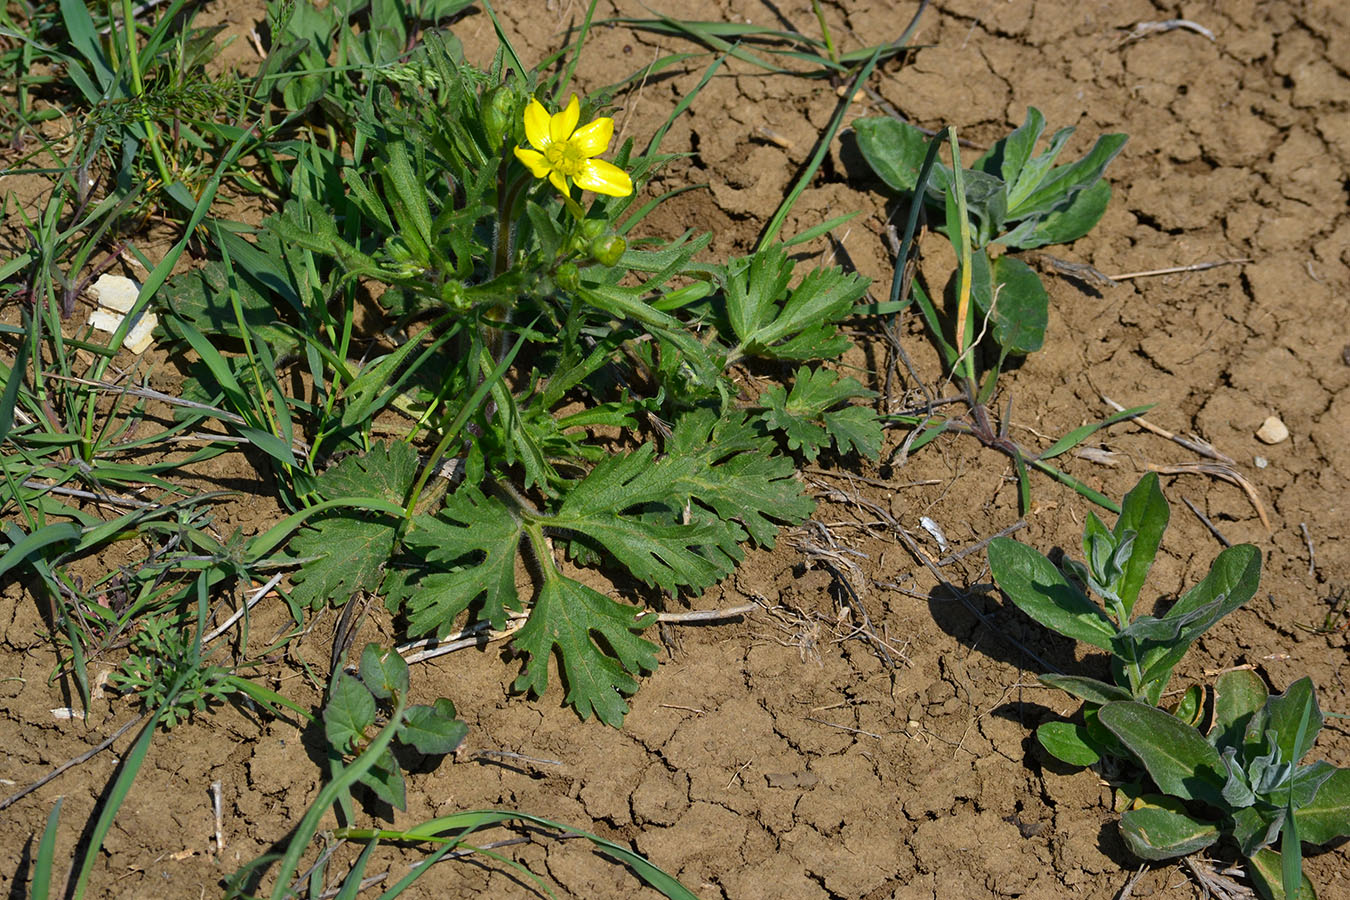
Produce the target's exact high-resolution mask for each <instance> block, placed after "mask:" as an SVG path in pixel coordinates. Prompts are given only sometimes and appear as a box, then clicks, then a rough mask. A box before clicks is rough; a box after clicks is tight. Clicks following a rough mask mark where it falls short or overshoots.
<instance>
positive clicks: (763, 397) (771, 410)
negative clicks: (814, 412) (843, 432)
mask: <svg viewBox="0 0 1350 900" xmlns="http://www.w3.org/2000/svg"><path fill="white" fill-rule="evenodd" d="M759 402H760V403H762V404H764V406H765V407H767V409H765V411H764V413H763V414H762V415H761V416H760V419H761V421H763V422H764V424H765V426H767V427H768V428H770V429H772V430H774V431H779V432H782V434H783V437H784V438H786V439H787V445H788V449H789V450H791V451H793V452H794V453H796V452H800V453H801V454H802V455H803V456H805V457H806V459H807V460H808V461H809V462H815V460H816V457H818V456H820V448H821V447H823V446H825V445H826V444H827V443H829V440H830V436H829V434H828V433H827V432H826V431H825V428H824V426H822V425H819V424H817V423H816V422H813V421H812V418H813V417H810V416H800V415H797V414H794V413H793V411H792V410H791V408H790V406H789V404H790V400H789V395H788V392H787V389H786V388H784V387H782V386H781V385H778V386H775V387H772V388H770V389H769V390H767V391H765V392H764V393H763V394H760V395H759Z"/></svg>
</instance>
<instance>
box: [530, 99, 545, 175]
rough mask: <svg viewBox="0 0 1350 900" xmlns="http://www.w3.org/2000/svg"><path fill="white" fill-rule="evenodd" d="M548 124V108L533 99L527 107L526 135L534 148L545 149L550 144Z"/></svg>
mask: <svg viewBox="0 0 1350 900" xmlns="http://www.w3.org/2000/svg"><path fill="white" fill-rule="evenodd" d="M548 126H549V115H548V110H546V109H544V104H542V103H540V102H539V101H538V100H531V101H530V105H529V106H527V107H525V137H526V139H527V140H529V142H530V144H531V146H533V147H534V149H536V150H543V149H544V148H545V147H547V146H548V145H549V143H550V141H549V136H548ZM526 165H528V163H526ZM539 177H540V178H543V177H544V176H542V175H540V176H539Z"/></svg>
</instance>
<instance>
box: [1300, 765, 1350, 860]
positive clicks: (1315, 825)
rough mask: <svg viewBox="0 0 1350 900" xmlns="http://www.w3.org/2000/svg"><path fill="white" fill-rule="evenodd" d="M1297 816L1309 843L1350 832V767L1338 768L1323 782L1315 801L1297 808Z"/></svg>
mask: <svg viewBox="0 0 1350 900" xmlns="http://www.w3.org/2000/svg"><path fill="white" fill-rule="evenodd" d="M1294 820H1295V821H1296V822H1298V836H1299V838H1300V839H1302V840H1304V841H1307V842H1308V843H1309V844H1325V843H1326V842H1327V841H1331V840H1335V839H1336V838H1339V837H1346V836H1350V769H1344V768H1338V769H1337V770H1336V771H1335V772H1333V773H1332V774H1331V777H1329V778H1328V779H1327V780H1326V781H1324V782H1322V786H1321V787H1320V788H1318V790H1317V794H1316V796H1314V797H1313V799H1312V802H1310V803H1308V804H1306V805H1305V806H1303V807H1302V808H1301V809H1296V810H1294Z"/></svg>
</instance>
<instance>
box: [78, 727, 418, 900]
mask: <svg viewBox="0 0 1350 900" xmlns="http://www.w3.org/2000/svg"><path fill="white" fill-rule="evenodd" d="M403 706H404V705H403V702H402V701H400V702H399V704H398V705H397V706H396V707H395V709H394V714H393V715H392V716H391V717H390V719H389V724H387V725H385V726H384V728H382V729H380V733H379V734H377V735H376V736H375V739H374V740H373V741H371V742H370V745H369V746H368V747H366V749H365V751H364V752H362V754H361V755H360V756H358V757H357V758H356V759H354V760H352V762H351V765H349V766H347V767H346V768H344V769H343V770H342V771H341V772H339V773H338V775H337V777H335V778H334V779H333V780H332V781H330V782H328V783H327V784H325V785H324V786H323V788H322V789H320V791H319V795H318V796H317V797H315V798H314V803H313V804H312V805H311V806H310V808H309V809H307V810H306V811H305V815H304V818H302V819H301V820H300V824H299V825H298V826H296V829H295V833H294V834H292V835H291V840H290V844H289V845H288V846H287V847H286V854H285V856H283V857H282V858H281V867H280V869H279V870H278V871H277V880H276V883H275V884H273V885H272V894H271V900H285V898H286V896H287V895H288V894H290V893H291V885H290V882H291V879H292V878H293V877H294V876H295V872H296V870H297V869H298V868H299V867H300V857H301V855H302V854H303V853H304V852H305V848H307V847H308V846H309V842H310V841H311V840H313V838H314V835H315V834H316V833H317V832H318V830H319V820H320V819H322V818H323V816H324V813H326V812H327V811H328V808H329V807H331V806H332V805H333V804H334V803H336V802H337V801H338V797H339V795H341V794H342V793H343V792H344V791H350V790H351V789H352V787H354V786H355V785H356V782H358V781H360V780H361V777H362V776H363V775H365V774H366V772H368V771H370V768H371V767H372V766H373V765H375V762H376V760H378V759H379V758H380V756H381V755H382V754H383V753H384V751H385V750H387V749H388V748H389V745H390V744H391V743H393V741H394V735H395V734H396V733H397V732H398V729H399V728H400V726H401V725H402V724H403ZM76 900H78V898H76Z"/></svg>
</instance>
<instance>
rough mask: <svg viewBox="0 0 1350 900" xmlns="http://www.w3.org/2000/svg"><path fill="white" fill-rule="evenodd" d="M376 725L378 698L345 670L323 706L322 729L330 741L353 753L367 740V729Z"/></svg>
mask: <svg viewBox="0 0 1350 900" xmlns="http://www.w3.org/2000/svg"><path fill="white" fill-rule="evenodd" d="M374 724H375V698H374V697H372V696H370V691H368V690H366V687H365V685H363V684H362V683H361V682H360V681H358V680H357V679H355V678H353V677H352V676H350V675H348V674H347V673H346V672H342V673H340V674H339V675H338V677H337V680H336V681H335V682H334V683H333V690H332V692H331V694H330V695H329V697H328V704H327V705H326V706H324V708H323V731H324V736H325V737H326V738H327V739H328V743H329V744H330V745H332V746H333V747H336V748H337V749H338V750H340V751H342V752H343V753H352V752H354V751H356V750H358V749H359V745H361V744H364V743H365V741H366V729H367V728H370V727H371V726H372V725H374Z"/></svg>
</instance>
